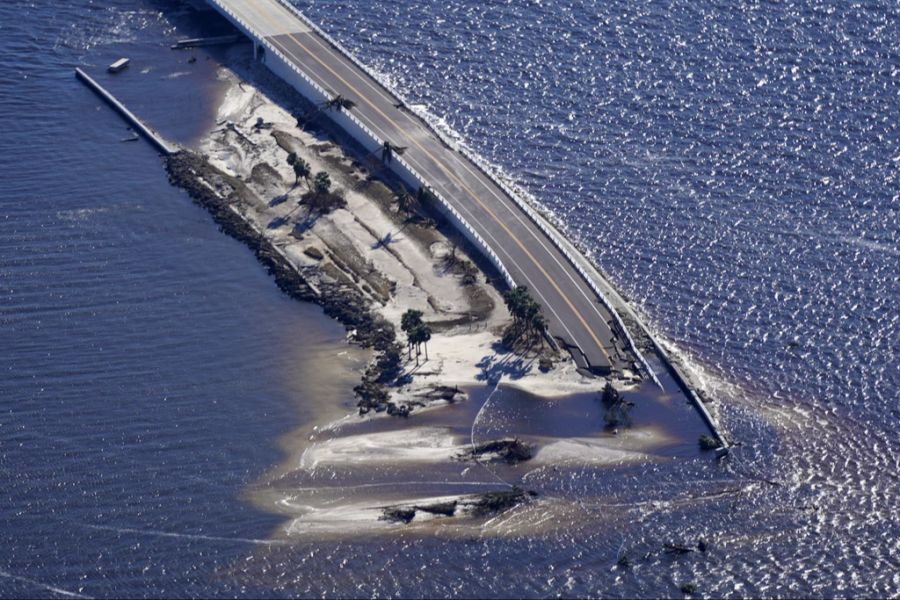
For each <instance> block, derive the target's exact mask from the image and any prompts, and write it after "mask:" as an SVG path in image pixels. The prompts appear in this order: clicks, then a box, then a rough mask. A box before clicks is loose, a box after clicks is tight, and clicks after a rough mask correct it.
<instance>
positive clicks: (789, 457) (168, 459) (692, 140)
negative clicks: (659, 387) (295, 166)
mask: <svg viewBox="0 0 900 600" xmlns="http://www.w3.org/2000/svg"><path fill="white" fill-rule="evenodd" d="M297 4H298V6H299V7H300V8H301V9H303V10H304V11H306V12H307V13H308V14H309V15H310V16H311V17H312V18H313V19H314V20H316V21H317V22H319V23H320V24H321V25H322V26H323V27H324V28H325V29H327V30H328V31H330V32H332V33H333V34H334V35H335V36H337V37H338V38H339V39H340V40H341V41H342V42H343V43H344V44H345V45H346V46H348V47H349V48H351V49H352V50H353V51H354V52H355V53H356V54H357V55H358V56H360V57H361V58H362V59H363V60H365V61H366V62H368V63H369V64H371V65H372V66H373V67H375V68H376V69H377V70H379V71H380V72H381V73H383V74H384V75H385V76H386V77H387V78H389V79H390V80H392V81H393V82H394V83H395V84H396V86H397V87H398V88H399V89H400V90H401V91H402V92H403V93H404V94H405V95H406V96H407V97H408V98H409V99H410V100H412V101H413V102H416V103H418V104H421V105H423V106H424V107H426V108H427V109H428V110H429V111H430V112H431V113H432V114H434V115H436V116H437V117H438V118H440V119H442V120H443V122H444V123H445V125H446V126H447V127H448V128H450V129H452V130H455V131H456V132H458V133H459V134H460V135H461V137H462V139H463V140H464V141H465V143H467V144H468V145H469V146H470V147H471V148H473V149H474V150H475V151H477V152H478V153H480V154H482V155H483V156H485V157H486V158H487V159H488V160H490V161H491V162H492V163H494V164H495V165H497V166H498V168H499V169H501V170H503V171H504V172H505V173H506V174H507V175H509V176H510V177H511V178H512V179H513V180H514V181H516V182H517V183H519V184H520V185H521V186H522V187H523V188H524V189H525V190H527V191H528V192H529V193H530V194H532V195H533V196H534V197H535V198H536V199H537V200H538V201H540V202H541V203H543V204H544V205H545V206H547V207H548V208H549V209H550V210H551V211H552V212H553V213H554V214H556V215H557V216H558V217H559V218H560V219H561V220H562V222H564V223H565V226H566V228H567V229H568V230H569V231H570V233H571V234H572V235H573V237H575V238H577V239H578V240H579V241H580V242H581V243H582V244H583V245H584V246H585V248H586V249H587V250H588V251H589V252H590V254H591V255H592V256H593V258H594V260H595V262H596V263H597V264H598V265H599V266H600V267H601V268H603V269H604V270H605V271H606V272H607V273H609V275H610V277H611V279H612V280H613V281H614V282H615V283H616V284H617V285H618V286H619V287H620V289H622V290H623V291H624V292H625V293H626V294H627V295H628V296H629V297H630V298H632V299H633V300H634V302H635V304H636V305H637V306H638V307H639V308H640V309H641V310H643V311H644V312H645V313H646V314H647V315H648V320H649V322H650V324H651V326H652V327H653V328H654V329H655V330H657V331H658V332H660V333H661V335H663V336H664V337H665V338H666V339H667V340H669V341H670V342H671V343H672V344H674V346H675V347H676V348H677V349H678V351H679V352H680V354H681V355H682V356H684V357H686V358H687V359H688V360H689V361H690V363H691V364H692V365H693V367H694V368H695V369H697V370H698V371H700V372H701V373H702V374H704V376H705V378H706V381H707V382H708V383H707V385H708V388H709V391H710V392H711V393H712V395H713V396H715V397H717V398H718V399H719V401H720V413H721V415H722V418H723V421H724V423H725V424H726V426H727V428H728V429H729V430H730V431H731V432H732V433H733V435H734V436H735V437H736V438H737V439H738V440H739V441H740V442H742V443H743V446H741V447H739V448H738V449H737V450H736V451H735V453H734V456H733V457H732V459H731V460H730V462H729V463H727V464H725V465H723V466H721V467H718V468H713V467H710V466H709V465H708V464H707V463H703V464H699V465H698V464H689V465H670V466H667V467H658V466H654V467H647V468H645V469H638V470H636V471H627V473H625V475H623V477H621V478H616V477H615V474H606V475H604V474H596V473H595V474H591V473H585V474H582V475H581V476H580V477H578V478H573V479H572V480H571V481H570V482H565V481H561V480H558V479H553V478H550V477H547V478H546V480H544V476H543V475H541V476H536V478H538V481H536V482H532V483H536V484H540V487H541V488H542V489H544V490H550V491H555V492H557V493H559V494H560V495H570V496H576V497H577V496H578V494H579V491H580V490H582V489H583V486H586V485H587V484H586V483H585V482H586V481H587V480H588V479H591V478H593V479H594V480H596V481H595V482H594V484H595V485H597V486H603V485H607V486H609V489H608V494H607V499H606V501H605V502H602V503H597V504H585V505H583V506H582V507H581V508H582V509H583V512H581V513H580V514H573V515H572V517H571V519H570V520H566V521H564V522H561V523H560V524H559V531H558V532H556V533H554V534H546V535H540V536H534V537H527V538H515V539H487V538H485V539H479V538H477V537H476V538H473V539H469V540H456V539H443V538H440V537H435V538H427V539H417V538H413V537H410V538H406V537H400V538H398V539H388V540H356V541H342V542H338V541H332V542H323V541H313V540H298V541H297V542H296V543H294V544H291V545H288V546H284V547H282V546H272V545H271V544H268V543H266V542H265V540H266V539H267V538H268V537H269V535H270V533H271V532H272V531H273V530H274V529H275V528H276V527H277V526H278V524H279V523H280V520H279V518H278V517H277V516H275V515H269V514H265V513H262V512H260V511H259V510H257V509H255V508H253V507H252V506H251V505H250V504H249V503H248V502H247V501H246V500H245V499H244V498H243V496H242V495H243V494H244V491H245V490H246V488H247V486H248V485H252V483H253V482H254V481H256V480H257V478H259V477H260V476H261V475H262V473H264V472H265V471H266V470H267V469H268V468H269V467H270V466H271V465H272V464H274V463H275V462H277V460H278V459H279V458H280V456H281V455H280V452H279V449H278V447H277V444H276V439H277V437H278V436H279V435H281V434H284V433H286V432H287V431H288V430H289V429H290V428H291V427H294V426H296V425H299V424H301V423H302V422H303V421H304V419H305V418H306V417H308V416H309V415H310V414H313V413H314V412H315V411H314V409H313V407H314V406H315V403H316V402H320V401H321V397H323V396H327V395H328V394H331V395H333V396H335V397H337V398H341V397H343V396H342V395H341V394H342V393H343V392H342V391H341V390H342V389H343V390H346V389H349V386H351V385H352V381H350V380H348V381H346V382H344V381H336V382H321V381H319V382H313V381H311V380H312V375H311V373H312V372H313V371H312V370H310V369H308V368H307V369H305V370H304V369H303V365H308V364H315V363H316V361H317V360H333V357H335V356H337V355H338V353H339V352H341V351H343V350H345V349H346V348H345V346H344V345H343V344H342V342H341V340H342V332H341V330H340V328H339V327H337V326H335V325H334V324H332V323H330V322H329V321H327V320H324V319H322V318H320V314H321V313H320V311H318V310H317V309H315V308H314V307H308V306H305V305H302V304H299V303H296V302H291V301H289V300H288V299H286V298H285V297H283V296H282V295H281V294H280V293H279V292H278V291H277V289H276V288H275V286H274V285H273V284H272V282H271V281H270V280H269V279H268V278H267V276H266V275H265V274H264V273H263V272H262V270H261V269H260V268H259V267H258V266H257V265H256V263H255V260H254V259H253V257H252V256H251V255H250V253H249V252H248V251H246V250H245V249H244V248H242V247H241V246H240V245H239V244H237V243H236V242H233V241H232V240H230V239H229V238H227V237H225V236H223V235H221V234H220V233H218V232H217V231H216V228H215V226H214V225H213V224H212V222H211V221H210V219H209V218H208V217H207V216H206V215H205V213H203V212H202V211H201V210H199V209H197V208H195V207H193V206H192V205H191V204H190V202H189V200H188V199H187V198H186V197H185V196H184V194H182V193H181V192H179V191H178V190H175V189H173V188H171V187H170V186H169V185H168V184H167V182H166V180H165V175H164V172H163V170H162V168H161V165H160V163H159V160H158V159H157V157H156V156H155V155H154V153H153V152H152V151H151V150H150V149H149V148H148V147H146V146H145V145H144V144H142V143H120V142H119V140H120V139H121V138H123V137H126V136H127V135H128V132H126V131H125V130H124V127H123V126H122V124H121V121H119V120H118V119H117V118H116V117H115V116H114V115H112V114H111V113H110V112H109V111H108V110H107V109H106V108H104V107H102V106H101V105H100V104H99V102H97V100H96V99H95V98H94V97H92V96H91V95H90V94H89V93H87V92H86V91H85V90H84V89H83V88H82V87H81V86H79V85H78V84H77V83H76V82H75V81H74V79H73V78H72V74H71V70H72V68H73V67H74V66H76V65H87V66H89V67H91V68H93V69H94V70H95V71H97V72H101V71H102V67H103V66H104V65H105V64H107V63H109V62H111V61H112V60H113V59H115V58H118V56H121V55H128V56H131V57H132V58H133V61H134V64H133V65H132V67H131V70H130V72H129V73H128V77H127V78H124V77H123V78H121V79H119V80H116V79H112V78H111V80H112V83H111V85H115V86H116V89H115V91H116V93H118V94H120V95H121V96H122V97H123V98H124V99H125V100H126V101H127V102H128V103H129V105H130V106H131V107H132V108H134V109H135V110H136V111H137V112H139V113H140V114H142V115H145V116H146V117H148V118H149V119H150V120H151V121H152V122H153V123H154V125H156V126H157V127H158V128H159V129H161V130H163V132H164V133H166V134H168V135H170V136H171V137H173V138H176V139H180V140H183V141H190V140H192V139H194V138H195V136H197V135H198V134H200V133H201V132H202V131H203V130H204V129H205V128H206V127H207V126H208V125H209V123H210V112H209V107H210V105H211V104H212V103H213V100H212V99H213V98H214V97H215V94H216V93H217V88H216V85H215V82H214V77H211V75H210V74H211V71H212V69H213V65H214V64H215V59H216V58H217V57H216V56H215V55H214V56H213V57H212V59H211V60H210V61H207V60H206V57H207V55H206V54H205V53H202V52H197V54H196V55H197V56H198V58H199V60H198V61H197V63H195V64H194V65H188V64H187V63H186V55H185V54H179V53H172V52H170V51H169V50H167V49H165V48H166V46H167V45H168V43H170V42H171V41H172V39H173V38H174V37H177V36H178V35H181V34H187V33H193V32H195V31H196V29H195V28H196V22H197V19H196V18H195V15H193V13H192V12H191V11H189V10H187V9H185V8H183V7H182V5H181V3H176V2H165V1H153V0H117V1H110V2H103V3H97V2H89V1H88V0H77V1H73V2H71V3H66V4H65V5H63V6H60V5H59V4H58V3H50V2H18V1H14V2H5V3H3V4H2V5H0V124H2V125H3V127H2V131H3V136H2V137H0V181H2V188H0V248H2V252H0V327H2V328H0V348H2V351H0V364H2V369H3V371H2V373H3V375H2V376H0V477H2V482H3V485H2V487H0V489H2V491H0V532H2V535H3V537H2V540H0V541H2V544H0V595H3V596H32V595H49V596H54V595H59V594H60V593H62V592H71V593H81V594H84V595H89V596H113V595H126V596H157V595H200V596H207V595H242V594H246V595H259V594H272V593H273V594H276V595H292V594H306V595H321V594H330V595H342V596H356V595H406V596H421V595H435V594H441V595H462V596H479V595H519V594H527V595H537V596H548V595H556V594H561V595H585V594H591V595H606V596H632V595H643V596H659V595H668V596H672V595H678V594H680V592H679V591H678V587H677V586H678V585H680V584H681V583H685V582H695V583H696V584H697V586H698V589H699V590H700V591H701V592H702V593H704V594H710V595H767V596H770V595H780V596H796V595H817V596H819V595H825V596H831V595H869V596H871V595H897V594H898V593H900V575H898V574H897V573H898V572H900V565H898V558H897V557H898V555H900V546H898V544H900V542H898V541H897V540H898V539H900V528H898V525H897V520H896V515H897V514H898V511H900V506H898V500H897V498H898V482H897V472H898V470H900V469H898V467H900V464H898V459H897V456H898V451H900V448H898V444H897V441H896V440H897V436H896V431H895V430H896V425H897V423H898V418H900V405H898V389H900V385H898V384H900V369H898V363H900V361H898V355H900V352H898V350H900V339H898V334H897V331H898V325H900V272H898V269H897V266H896V265H897V262H898V255H900V244H898V232H900V215H898V209H900V192H898V189H900V185H898V169H900V132H898V125H897V123H898V122H900V54H898V52H900V8H898V6H897V4H896V3H892V2H889V1H887V0H885V1H882V2H866V3H857V4H852V5H847V4H844V3H837V2H834V3H830V2H812V1H811V2H793V3H782V4H774V3H714V2H708V1H701V2H682V1H678V2H668V3H653V4H649V5H648V4H641V3H629V2H622V1H612V2H603V3H579V2H569V1H566V0H552V1H546V2H508V3H503V4H500V3H497V4H490V5H488V6H486V5H485V4H484V3H482V2H475V1H473V0H447V1H445V2H441V3H416V4H412V3H395V2H384V1H381V0H377V1H366V2H357V3H346V2H339V1H337V0H317V1H316V2H298V3H297ZM145 69H149V70H147V71H145ZM173 105H174V106H177V107H178V110H172V109H171V107H172V106H173ZM342 386H344V387H343V388H342ZM311 389H313V390H315V391H314V392H311ZM605 481H609V483H606V484H604V482H605ZM767 481H768V483H767ZM748 482H749V484H748ZM729 486H730V487H732V488H740V489H741V490H742V491H741V492H740V493H737V494H733V493H727V492H728V488H729ZM723 490H724V491H723ZM720 493H723V494H724V495H722V496H720V495H718V494H720ZM617 500H618V501H617ZM598 523H603V525H598ZM698 536H702V537H704V538H705V539H707V540H709V541H710V542H711V544H712V546H713V551H711V552H710V553H708V554H707V555H702V556H701V555H699V554H697V553H694V554H692V555H689V556H687V557H683V558H679V557H677V556H672V555H668V554H666V553H663V552H660V551H659V548H660V546H661V544H662V543H663V542H666V541H683V540H692V539H696V537H698ZM623 547H624V548H626V549H628V550H629V553H630V555H631V556H633V557H636V558H635V560H634V563H635V564H634V565H633V567H632V568H631V569H628V570H622V569H617V568H616V567H615V558H616V555H617V552H619V551H620V549H621V548H623Z"/></svg>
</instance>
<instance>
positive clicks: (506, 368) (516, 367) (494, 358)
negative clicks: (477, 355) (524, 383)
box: [475, 352, 534, 385]
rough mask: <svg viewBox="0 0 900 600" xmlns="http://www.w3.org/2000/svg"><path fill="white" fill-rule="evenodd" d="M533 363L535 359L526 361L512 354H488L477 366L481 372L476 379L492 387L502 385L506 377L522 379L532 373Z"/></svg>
mask: <svg viewBox="0 0 900 600" xmlns="http://www.w3.org/2000/svg"><path fill="white" fill-rule="evenodd" d="M498 357H499V358H498ZM532 363H534V360H533V359H529V360H525V359H524V358H522V357H521V356H516V355H515V354H513V353H511V352H505V353H503V354H500V353H499V352H498V353H495V354H488V355H487V356H484V357H482V359H481V360H480V361H478V363H477V364H476V365H475V366H477V367H478V368H479V369H480V370H481V372H480V373H478V375H476V376H475V379H477V380H478V381H485V382H487V383H489V384H490V385H497V384H498V383H500V379H501V378H502V377H503V376H504V375H506V376H507V377H509V378H510V379H513V380H516V379H521V378H523V377H525V376H526V375H528V373H530V372H531V368H532Z"/></svg>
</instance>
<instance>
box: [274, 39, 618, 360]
mask: <svg viewBox="0 0 900 600" xmlns="http://www.w3.org/2000/svg"><path fill="white" fill-rule="evenodd" d="M310 38H311V39H312V40H313V41H314V42H315V43H316V45H318V46H319V47H320V48H322V49H324V50H325V51H327V52H332V53H333V52H334V51H333V50H332V49H331V48H330V46H327V45H326V44H325V43H324V42H323V41H322V40H321V39H319V36H318V35H310ZM292 39H293V37H292ZM294 41H296V40H294ZM361 79H362V81H363V82H364V83H365V84H366V86H367V87H368V88H369V89H371V90H373V91H374V92H375V93H376V94H378V95H379V96H381V97H382V98H385V99H386V100H387V101H388V102H390V103H391V104H393V103H394V100H399V98H395V97H392V96H390V95H389V92H388V91H387V90H385V89H384V88H383V87H382V86H381V85H379V84H377V82H376V84H374V85H373V84H372V82H370V81H369V79H370V76H369V75H368V74H367V73H364V77H362V78H361ZM400 114H401V115H403V116H404V117H405V118H406V120H408V121H409V122H410V123H411V124H412V125H413V126H414V127H421V123H420V122H419V121H417V120H416V117H414V116H413V115H412V114H409V113H407V112H404V111H400ZM391 122H392V123H393V121H391ZM394 124H395V125H397V124H396V123H394ZM398 128H399V126H398ZM442 143H443V142H442ZM449 156H451V157H452V160H453V162H454V163H456V164H458V165H459V166H460V167H461V168H462V169H464V170H465V171H466V172H468V173H469V175H472V176H473V177H474V178H475V179H476V180H477V181H478V182H479V183H481V185H482V186H483V187H484V188H485V189H486V190H487V191H488V193H490V194H491V195H492V196H493V197H494V198H496V199H497V201H498V202H499V203H500V205H501V206H503V207H504V208H505V209H506V210H508V211H509V213H510V214H511V215H513V217H515V219H516V220H517V221H518V222H519V223H521V224H522V226H523V227H525V228H526V229H528V224H527V223H526V222H525V220H524V219H523V217H522V214H521V210H520V209H518V207H516V208H512V207H510V206H509V204H508V203H507V202H506V200H505V199H504V197H503V196H501V195H500V194H498V193H497V192H496V191H495V189H494V186H493V185H492V183H491V182H490V181H489V179H487V178H486V177H485V176H484V175H482V174H480V172H479V171H475V170H473V169H472V168H471V166H470V165H469V162H468V161H466V160H463V159H462V158H461V157H460V156H459V155H458V154H457V153H456V152H450V153H449ZM482 179H485V180H486V181H488V182H489V183H488V184H485V183H484V182H482V181H481V180H482ZM495 220H497V219H496V218H495ZM535 239H536V240H537V242H538V244H540V245H541V247H542V248H543V249H544V250H545V251H546V252H547V254H549V255H550V257H551V258H552V259H553V262H555V263H556V264H557V265H558V266H559V268H560V269H562V270H563V273H565V274H566V277H567V278H568V279H569V281H571V282H572V283H573V284H575V287H576V289H577V290H578V292H579V293H580V294H581V297H582V298H584V299H585V300H587V302H588V303H589V305H590V306H591V308H592V309H593V310H594V313H595V314H596V315H597V316H598V317H600V319H601V320H603V321H604V322H605V321H606V318H605V317H604V316H603V313H601V312H600V309H599V308H597V305H596V299H594V300H592V299H591V297H590V296H588V294H586V293H585V291H584V289H583V288H582V286H581V285H579V283H578V281H576V278H575V277H574V276H573V275H572V273H571V272H570V271H569V269H567V268H565V267H564V266H563V265H562V263H560V261H559V259H558V258H557V256H556V253H555V252H553V251H552V250H551V249H550V248H548V247H547V245H546V244H545V243H544V240H543V239H541V237H540V236H535ZM564 260H565V259H564ZM570 333H571V332H570ZM607 358H609V355H607Z"/></svg>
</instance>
